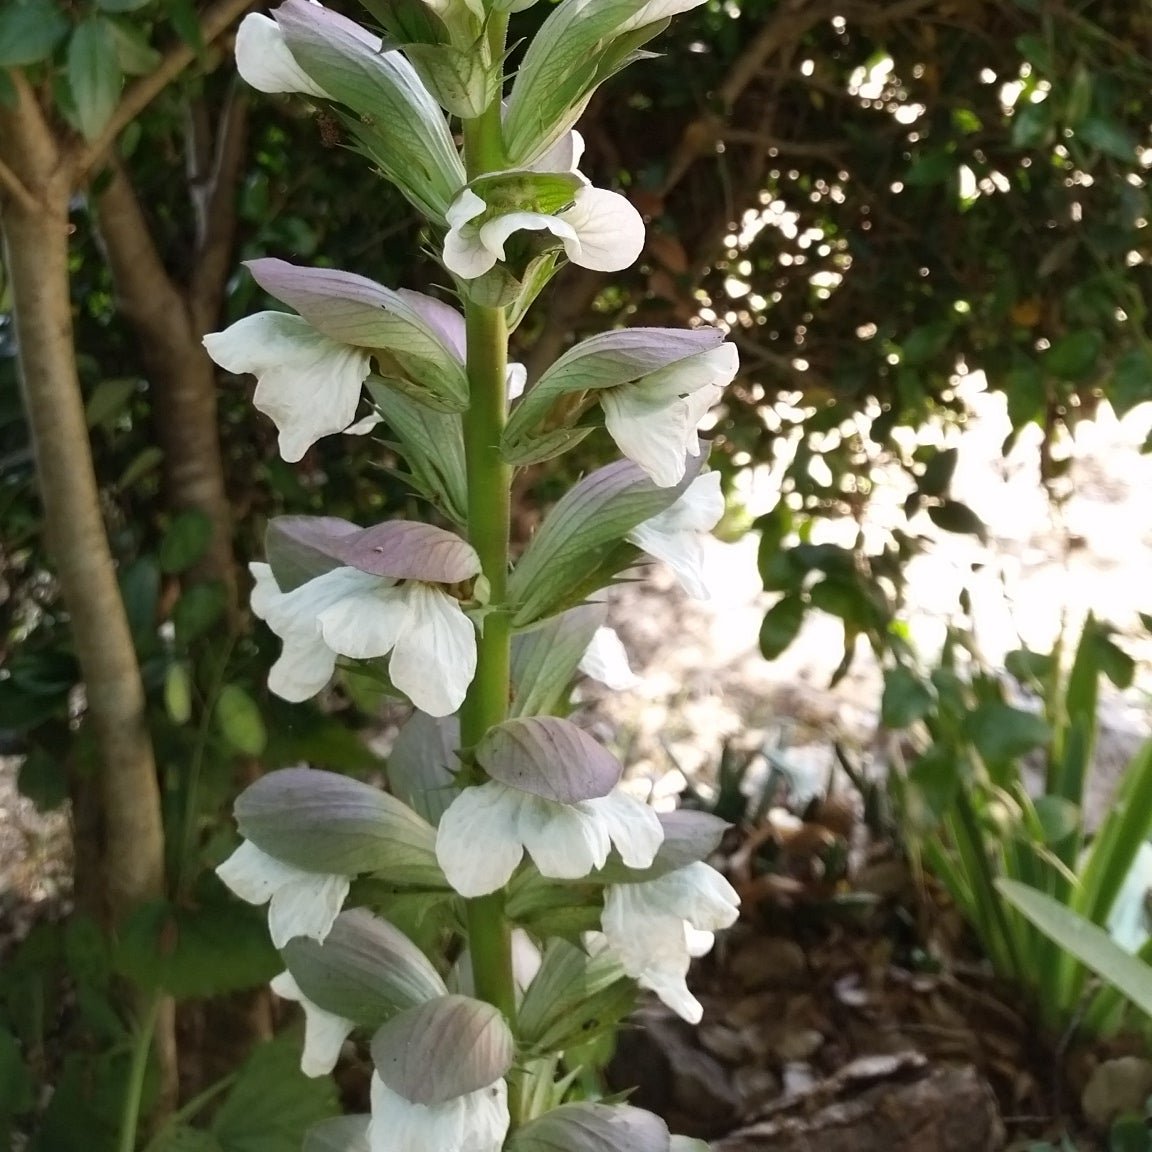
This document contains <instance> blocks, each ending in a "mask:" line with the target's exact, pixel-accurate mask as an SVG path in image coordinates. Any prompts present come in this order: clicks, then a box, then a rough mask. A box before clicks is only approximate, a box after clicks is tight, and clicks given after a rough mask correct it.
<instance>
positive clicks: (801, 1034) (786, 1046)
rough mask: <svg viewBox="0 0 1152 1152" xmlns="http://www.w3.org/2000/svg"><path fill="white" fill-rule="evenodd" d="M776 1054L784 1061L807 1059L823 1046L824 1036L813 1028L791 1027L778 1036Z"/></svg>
mask: <svg viewBox="0 0 1152 1152" xmlns="http://www.w3.org/2000/svg"><path fill="white" fill-rule="evenodd" d="M774 1047H775V1050H776V1055H777V1056H779V1057H780V1059H781V1060H783V1061H784V1062H785V1063H790V1062H792V1061H795V1060H808V1059H809V1058H811V1057H812V1056H815V1055H816V1053H817V1052H819V1051H820V1049H821V1048H823V1047H824V1036H823V1034H822V1033H820V1032H817V1031H816V1029H815V1028H791V1029H789V1030H788V1031H787V1032H785V1033H784V1034H783V1035H781V1036H780V1037H779V1039H778V1040H777V1041H776V1043H775V1045H774Z"/></svg>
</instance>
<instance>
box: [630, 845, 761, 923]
mask: <svg viewBox="0 0 1152 1152" xmlns="http://www.w3.org/2000/svg"><path fill="white" fill-rule="evenodd" d="M634 887H637V888H641V889H643V891H642V893H641V896H642V897H643V899H644V901H645V903H646V905H647V907H648V908H649V909H650V910H651V911H652V913H653V914H657V913H659V914H661V915H669V916H677V917H679V918H680V919H681V920H686V921H687V922H688V924H689V925H690V926H691V927H693V928H696V929H698V930H700V931H707V932H718V931H719V930H720V929H722V928H729V927H731V926H732V925H733V924H734V923H735V922H736V919H737V917H738V916H739V915H740V897H739V895H738V894H737V892H736V889H735V888H733V887H732V885H731V884H729V883H728V881H727V880H725V879H724V877H723V876H721V875H720V873H719V872H717V871H716V869H715V868H713V867H712V866H711V865H710V864H706V863H704V861H702V860H699V861H697V862H696V863H695V864H687V865H685V866H684V867H683V868H677V869H676V871H675V872H669V873H667V875H664V876H661V877H659V878H658V879H656V880H649V881H646V882H645V883H643V884H639V885H634Z"/></svg>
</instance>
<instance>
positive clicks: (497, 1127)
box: [368, 1073, 511, 1152]
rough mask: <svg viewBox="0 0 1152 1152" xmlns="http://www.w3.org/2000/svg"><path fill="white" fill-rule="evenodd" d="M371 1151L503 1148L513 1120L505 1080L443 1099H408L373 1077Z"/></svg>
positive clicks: (444, 1151)
mask: <svg viewBox="0 0 1152 1152" xmlns="http://www.w3.org/2000/svg"><path fill="white" fill-rule="evenodd" d="M370 1095H371V1101H372V1119H371V1121H370V1122H369V1124H368V1145H369V1148H370V1149H371V1152H429V1149H435V1150H436V1152H500V1149H501V1148H502V1147H503V1146H504V1137H505V1136H506V1135H507V1134H508V1127H509V1124H510V1122H511V1120H510V1117H509V1113H508V1088H507V1085H506V1084H505V1083H504V1081H503V1079H500V1080H497V1081H496V1082H495V1083H494V1084H490V1085H488V1087H486V1088H481V1089H479V1090H478V1091H475V1092H468V1093H465V1094H464V1095H461V1096H456V1097H455V1098H453V1099H451V1100H447V1101H445V1102H444V1103H440V1104H417V1103H414V1102H413V1101H411V1100H407V1099H405V1098H404V1097H403V1096H401V1095H400V1094H399V1093H398V1092H393V1091H392V1089H391V1088H389V1087H388V1085H387V1084H385V1083H384V1081H383V1080H382V1079H381V1078H380V1076H379V1074H378V1073H377V1074H374V1075H373V1076H372V1088H371V1093H370Z"/></svg>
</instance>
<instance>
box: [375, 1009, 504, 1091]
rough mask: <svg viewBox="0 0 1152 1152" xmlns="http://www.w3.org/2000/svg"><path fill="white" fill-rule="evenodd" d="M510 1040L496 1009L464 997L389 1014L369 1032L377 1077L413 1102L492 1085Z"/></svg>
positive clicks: (497, 1077) (502, 1066)
mask: <svg viewBox="0 0 1152 1152" xmlns="http://www.w3.org/2000/svg"><path fill="white" fill-rule="evenodd" d="M515 1051H516V1042H515V1040H514V1039H513V1037H512V1032H511V1030H510V1029H509V1027H508V1024H507V1022H506V1021H505V1019H504V1017H503V1015H502V1014H501V1012H500V1010H499V1009H498V1008H496V1007H494V1006H493V1005H491V1004H486V1003H485V1002H484V1001H482V1000H473V999H472V998H471V997H469V996H441V997H440V998H439V999H437V1000H430V1001H428V1002H427V1003H425V1004H421V1005H420V1006H419V1007H416V1008H411V1009H409V1010H408V1011H406V1012H402V1013H400V1015H399V1016H395V1017H393V1018H392V1019H391V1020H389V1021H388V1023H387V1024H385V1025H384V1026H383V1027H382V1028H380V1029H379V1030H378V1031H377V1033H376V1035H375V1036H373V1037H372V1059H373V1061H374V1063H375V1064H376V1072H377V1074H378V1075H379V1076H380V1079H381V1080H383V1081H384V1083H385V1084H386V1085H387V1086H388V1087H389V1088H390V1089H391V1090H392V1091H393V1092H396V1093H398V1094H399V1095H401V1096H403V1097H404V1098H405V1099H406V1100H410V1101H411V1102H412V1103H413V1104H425V1105H432V1104H444V1103H447V1102H448V1101H449V1100H454V1099H455V1098H456V1097H457V1096H464V1095H466V1094H467V1093H469V1092H478V1091H480V1089H482V1088H487V1087H488V1085H489V1084H494V1083H495V1082H496V1081H497V1080H499V1079H500V1078H501V1077H502V1076H503V1075H504V1074H505V1073H506V1072H507V1071H508V1069H509V1068H511V1067H512V1059H513V1057H514V1055H515Z"/></svg>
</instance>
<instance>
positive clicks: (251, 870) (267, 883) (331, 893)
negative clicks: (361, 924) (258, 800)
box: [216, 840, 351, 948]
mask: <svg viewBox="0 0 1152 1152" xmlns="http://www.w3.org/2000/svg"><path fill="white" fill-rule="evenodd" d="M216 875H217V876H219V877H220V879H221V880H222V881H223V882H224V883H225V885H227V887H228V888H230V889H231V890H232V891H233V892H234V893H235V894H236V895H237V896H239V897H240V899H241V900H245V901H247V903H249V904H256V905H260V904H268V905H269V908H268V931H269V934H270V935H271V937H272V943H273V944H274V945H275V946H276V947H277V948H283V947H284V945H285V944H287V943H288V941H289V940H291V939H293V938H295V937H297V936H308V937H310V938H311V939H313V940H315V941H316V942H317V943H319V944H322V943H323V942H324V940H325V939H326V938H327V936H328V933H329V932H330V931H331V929H332V925H333V923H334V922H335V920H336V917H337V916H339V915H340V909H341V907H342V906H343V904H344V900H345V898H346V897H347V895H348V889H349V887H350V886H351V880H350V878H349V877H348V876H344V875H338V874H336V873H330V872H308V871H305V869H303V868H297V867H295V866H294V865H292V864H285V863H284V862H283V861H282V860H277V859H276V858H275V857H274V856H269V855H268V853H267V852H262V851H261V850H260V849H259V848H257V847H256V845H255V844H252V843H251V842H249V841H247V840H245V841H244V843H243V844H241V845H240V847H239V848H237V849H236V851H235V852H233V853H232V855H231V856H229V857H228V859H227V860H225V861H224V863H223V864H221V865H220V866H219V867H218V868H217V869H216Z"/></svg>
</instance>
